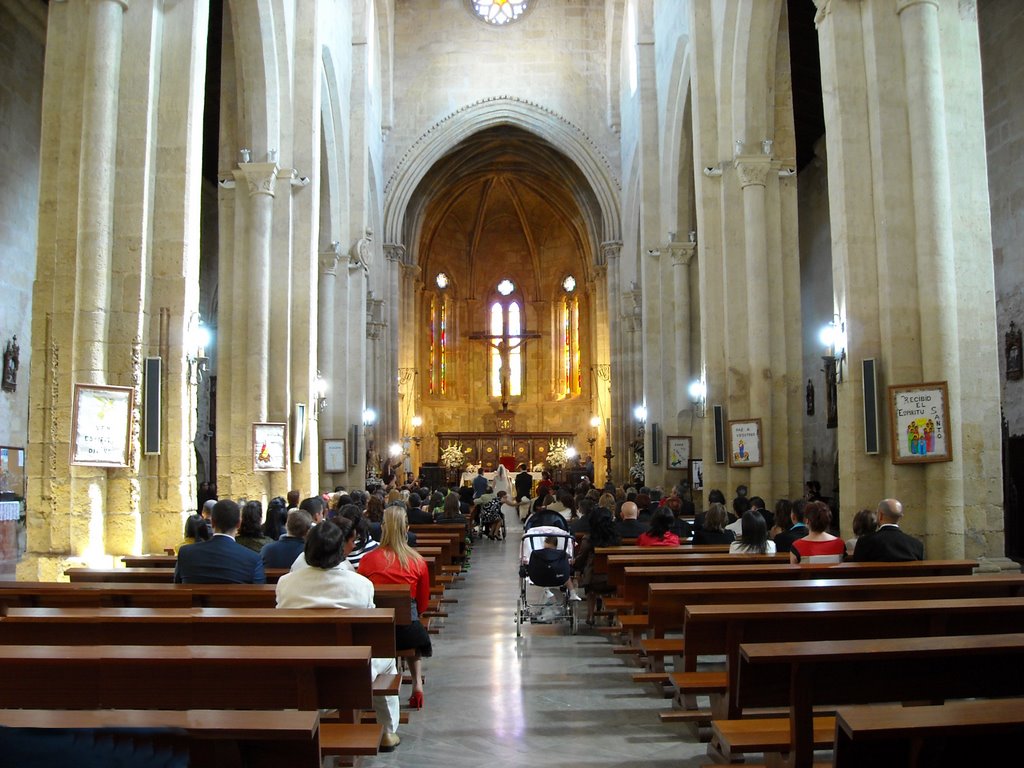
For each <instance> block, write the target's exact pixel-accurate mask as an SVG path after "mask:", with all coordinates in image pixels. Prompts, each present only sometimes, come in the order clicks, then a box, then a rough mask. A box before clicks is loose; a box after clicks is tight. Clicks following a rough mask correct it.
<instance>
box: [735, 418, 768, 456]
mask: <svg viewBox="0 0 1024 768" xmlns="http://www.w3.org/2000/svg"><path fill="white" fill-rule="evenodd" d="M761 446H762V435H761V420H760V419H738V420H736V421H730V422H729V466H730V467H760V466H761V465H762V464H764V456H763V455H762V449H761Z"/></svg>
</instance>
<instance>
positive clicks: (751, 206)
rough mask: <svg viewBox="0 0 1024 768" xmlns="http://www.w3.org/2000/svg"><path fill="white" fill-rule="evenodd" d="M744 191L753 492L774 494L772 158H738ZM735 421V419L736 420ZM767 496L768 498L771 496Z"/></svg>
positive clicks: (760, 156) (778, 458)
mask: <svg viewBox="0 0 1024 768" xmlns="http://www.w3.org/2000/svg"><path fill="white" fill-rule="evenodd" d="M736 170H737V172H738V173H739V179H740V187H741V188H742V190H743V231H744V243H745V247H746V265H745V266H746V275H745V282H746V287H747V293H746V304H747V306H746V317H747V339H748V343H747V357H748V360H749V368H748V370H749V376H750V381H749V385H750V400H749V403H750V405H749V409H750V410H749V413H748V414H747V415H748V416H749V417H751V418H759V419H761V453H762V456H761V459H762V462H763V464H762V466H760V467H753V468H751V470H750V483H749V485H750V487H751V488H752V489H753V492H754V493H759V494H771V493H772V489H771V487H770V483H771V467H770V463H771V462H772V461H778V460H781V459H782V457H780V456H772V455H771V452H770V451H769V445H770V444H771V442H773V441H775V433H774V430H773V429H772V427H773V424H772V372H771V346H772V345H771V334H770V332H769V331H770V326H769V323H768V321H767V315H768V310H769V306H768V233H767V229H766V224H767V218H766V216H765V185H766V184H767V180H768V174H769V173H770V172H771V158H769V157H767V156H762V155H740V156H738V157H737V158H736ZM733 418H735V417H733ZM766 498H768V496H766Z"/></svg>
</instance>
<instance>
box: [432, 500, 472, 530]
mask: <svg viewBox="0 0 1024 768" xmlns="http://www.w3.org/2000/svg"><path fill="white" fill-rule="evenodd" d="M438 522H439V523H462V524H463V525H465V526H468V525H469V518H468V517H467V516H466V515H464V514H462V502H461V501H460V500H459V495H458V494H457V493H449V494H448V495H447V496H445V497H444V506H442V507H441V517H440V518H438Z"/></svg>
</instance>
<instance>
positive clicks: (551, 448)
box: [547, 440, 569, 469]
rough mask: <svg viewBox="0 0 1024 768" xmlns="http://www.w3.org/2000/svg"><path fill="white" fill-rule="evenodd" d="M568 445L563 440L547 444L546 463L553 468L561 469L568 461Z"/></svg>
mask: <svg viewBox="0 0 1024 768" xmlns="http://www.w3.org/2000/svg"><path fill="white" fill-rule="evenodd" d="M568 451H569V446H568V444H567V443H566V442H565V441H564V440H558V441H556V442H553V443H550V444H549V445H548V460H547V465H548V466H549V467H554V468H555V469H561V468H562V467H564V466H565V465H566V464H568V463H569V452H568Z"/></svg>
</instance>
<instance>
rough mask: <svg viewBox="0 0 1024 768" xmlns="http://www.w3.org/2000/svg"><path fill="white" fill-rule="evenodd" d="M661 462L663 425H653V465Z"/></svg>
mask: <svg viewBox="0 0 1024 768" xmlns="http://www.w3.org/2000/svg"><path fill="white" fill-rule="evenodd" d="M660 461H661V425H660V424H651V464H658V462H660Z"/></svg>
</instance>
